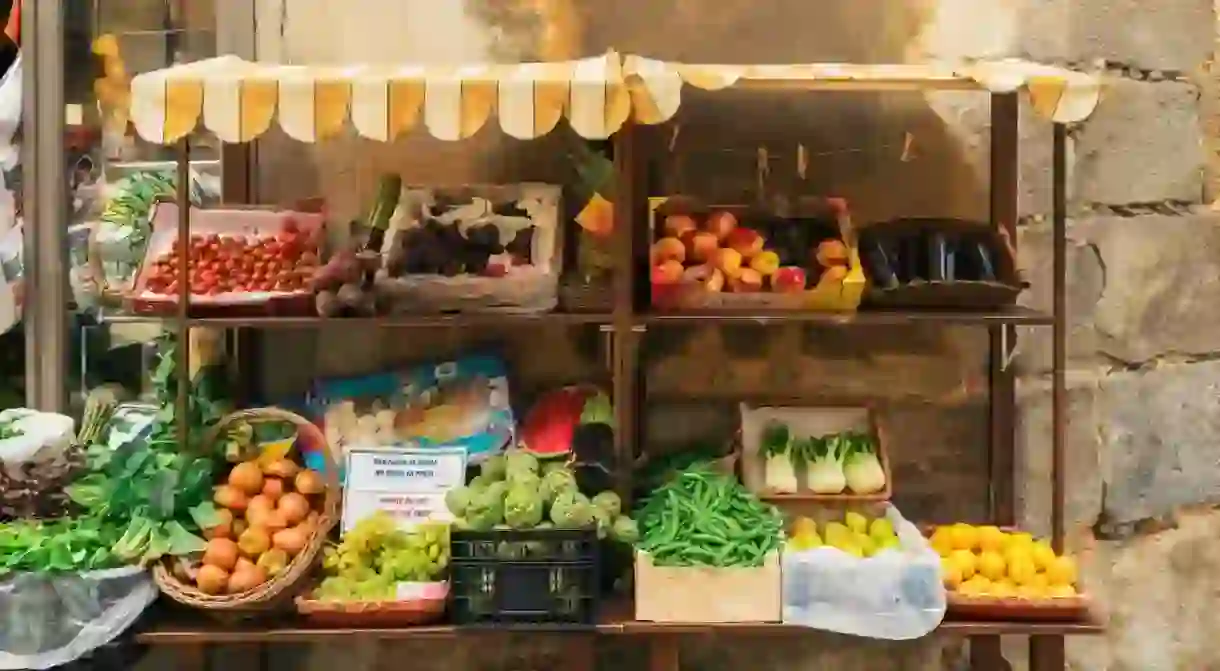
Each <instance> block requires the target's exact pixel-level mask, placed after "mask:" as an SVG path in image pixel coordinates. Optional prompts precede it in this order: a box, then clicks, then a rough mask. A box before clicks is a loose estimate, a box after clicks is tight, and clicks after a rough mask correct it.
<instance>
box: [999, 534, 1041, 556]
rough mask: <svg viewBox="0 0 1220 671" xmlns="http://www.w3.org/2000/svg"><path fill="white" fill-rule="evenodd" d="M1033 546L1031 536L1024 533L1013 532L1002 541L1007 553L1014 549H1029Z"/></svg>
mask: <svg viewBox="0 0 1220 671" xmlns="http://www.w3.org/2000/svg"><path fill="white" fill-rule="evenodd" d="M1033 544H1034V537H1033V536H1031V535H1029V534H1027V533H1025V532H1024V531H1018V532H1013V533H1010V534H1008V536H1007V537H1006V538H1005V539H1004V550H1005V551H1007V550H1009V549H1012V548H1014V547H1020V548H1029V546H1031V545H1033Z"/></svg>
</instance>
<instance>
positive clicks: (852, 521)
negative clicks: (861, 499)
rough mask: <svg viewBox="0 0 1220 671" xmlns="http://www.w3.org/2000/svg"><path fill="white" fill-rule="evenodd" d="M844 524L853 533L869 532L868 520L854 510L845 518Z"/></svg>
mask: <svg viewBox="0 0 1220 671" xmlns="http://www.w3.org/2000/svg"><path fill="white" fill-rule="evenodd" d="M843 522H844V523H846V524H847V528H848V529H851V530H852V531H854V532H856V533H858V534H863V533H867V532H868V518H867V517H865V516H863V515H861V514H860V513H858V512H855V511H854V510H853V511H851V512H849V513H847V514H846V515H844V516H843Z"/></svg>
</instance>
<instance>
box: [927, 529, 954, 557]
mask: <svg viewBox="0 0 1220 671" xmlns="http://www.w3.org/2000/svg"><path fill="white" fill-rule="evenodd" d="M929 543H931V545H932V549H933V550H936V554H938V555H940V556H942V557H948V556H949V553H951V552H953V536H952V533H951V532H950V531H949V527H936V531H934V532H932V538H931V539H930V540H929Z"/></svg>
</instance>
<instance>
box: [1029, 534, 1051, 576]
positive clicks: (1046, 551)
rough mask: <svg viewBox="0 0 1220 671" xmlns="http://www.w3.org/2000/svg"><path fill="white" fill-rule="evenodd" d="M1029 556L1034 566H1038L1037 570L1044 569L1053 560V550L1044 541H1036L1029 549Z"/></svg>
mask: <svg viewBox="0 0 1220 671" xmlns="http://www.w3.org/2000/svg"><path fill="white" fill-rule="evenodd" d="M1030 558H1031V559H1033V560H1034V566H1036V567H1038V570H1039V571H1045V570H1046V569H1047V568H1048V567H1049V566H1050V565H1051V562H1053V561H1055V551H1054V550H1052V549H1051V546H1050V545H1047V543H1046V541H1038V542H1036V543H1034V545H1033V547H1032V548H1031V549H1030Z"/></svg>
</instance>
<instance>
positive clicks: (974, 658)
mask: <svg viewBox="0 0 1220 671" xmlns="http://www.w3.org/2000/svg"><path fill="white" fill-rule="evenodd" d="M970 671H1012V665H1011V664H1009V663H1008V660H1006V659H1004V651H1003V650H1002V649H1001V648H1000V637H999V636H971V637H970Z"/></svg>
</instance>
